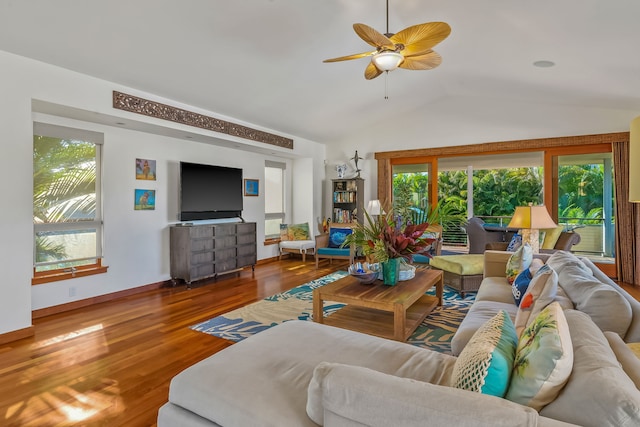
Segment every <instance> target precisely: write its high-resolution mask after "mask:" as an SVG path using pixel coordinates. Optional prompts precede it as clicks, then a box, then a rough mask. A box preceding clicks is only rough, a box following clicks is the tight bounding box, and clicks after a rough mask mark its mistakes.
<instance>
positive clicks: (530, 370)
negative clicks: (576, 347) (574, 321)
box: [505, 302, 573, 411]
mask: <svg viewBox="0 0 640 427" xmlns="http://www.w3.org/2000/svg"><path fill="white" fill-rule="evenodd" d="M572 369H573V346H572V344H571V336H570V334H569V326H568V324H567V319H566V318H565V316H564V312H563V310H562V307H560V304H558V303H557V302H553V303H551V304H549V305H548V306H547V307H546V308H545V309H544V310H542V311H541V312H540V313H539V314H538V315H537V316H536V318H535V319H534V320H533V321H532V322H531V324H530V325H529V326H528V327H527V328H526V329H525V330H524V332H522V336H521V337H520V343H519V344H518V348H517V350H516V358H515V361H514V365H513V375H512V377H511V383H510V385H509V390H508V391H507V394H506V396H505V398H506V399H508V400H511V401H512V402H516V403H519V404H521V405H525V406H529V407H531V408H533V409H535V410H536V411H540V410H541V409H542V408H543V407H544V406H546V405H547V404H549V403H550V402H551V401H553V400H555V398H556V396H557V395H558V393H560V390H562V388H563V387H564V385H565V384H566V382H567V381H568V380H569V376H570V375H571V371H572Z"/></svg>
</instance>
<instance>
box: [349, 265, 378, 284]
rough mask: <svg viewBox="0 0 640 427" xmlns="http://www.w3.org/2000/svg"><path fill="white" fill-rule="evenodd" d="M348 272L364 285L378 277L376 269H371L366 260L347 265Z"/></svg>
mask: <svg viewBox="0 0 640 427" xmlns="http://www.w3.org/2000/svg"><path fill="white" fill-rule="evenodd" d="M372 267H373V266H372ZM349 274H350V275H351V276H353V277H355V278H356V279H358V280H359V281H360V283H362V284H365V285H368V284H370V283H373V282H374V281H375V280H376V279H377V278H378V270H377V269H375V268H374V269H372V268H371V267H370V266H369V264H367V263H366V262H356V263H355V264H351V265H350V266H349Z"/></svg>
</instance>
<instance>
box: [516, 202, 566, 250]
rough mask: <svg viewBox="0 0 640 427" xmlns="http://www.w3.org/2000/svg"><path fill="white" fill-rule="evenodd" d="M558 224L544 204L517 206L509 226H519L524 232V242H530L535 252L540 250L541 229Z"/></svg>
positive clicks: (522, 232)
mask: <svg viewBox="0 0 640 427" xmlns="http://www.w3.org/2000/svg"><path fill="white" fill-rule="evenodd" d="M557 226H558V225H557V224H556V223H555V222H553V219H551V216H549V212H548V211H547V208H546V207H544V205H539V206H533V205H532V204H529V205H528V206H517V207H516V211H515V212H514V213H513V217H512V218H511V221H510V222H509V225H508V226H507V227H508V228H518V229H520V230H521V234H522V244H524V243H529V246H531V248H532V249H533V253H534V254H537V253H538V252H540V229H543V228H555V227H557Z"/></svg>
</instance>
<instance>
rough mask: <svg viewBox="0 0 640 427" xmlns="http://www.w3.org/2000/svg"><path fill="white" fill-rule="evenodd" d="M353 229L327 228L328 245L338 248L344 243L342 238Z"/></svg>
mask: <svg viewBox="0 0 640 427" xmlns="http://www.w3.org/2000/svg"><path fill="white" fill-rule="evenodd" d="M352 232H353V230H352V229H351V228H347V227H345V228H340V227H335V228H334V227H331V228H330V229H329V247H330V248H339V247H340V245H342V244H343V243H344V240H345V239H346V238H347V236H348V235H349V234H351V233H352Z"/></svg>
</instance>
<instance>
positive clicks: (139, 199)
mask: <svg viewBox="0 0 640 427" xmlns="http://www.w3.org/2000/svg"><path fill="white" fill-rule="evenodd" d="M133 209H134V210H136V211H153V210H155V209H156V190H141V189H138V188H136V189H135V190H134V202H133Z"/></svg>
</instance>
